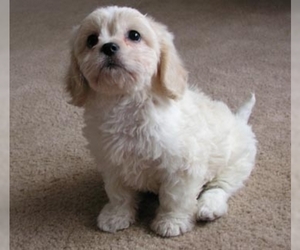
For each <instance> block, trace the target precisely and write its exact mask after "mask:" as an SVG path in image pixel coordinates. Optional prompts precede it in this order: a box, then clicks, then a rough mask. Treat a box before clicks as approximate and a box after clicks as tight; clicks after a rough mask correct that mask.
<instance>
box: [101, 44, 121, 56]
mask: <svg viewBox="0 0 300 250" xmlns="http://www.w3.org/2000/svg"><path fill="white" fill-rule="evenodd" d="M119 48H120V47H119V46H118V44H115V43H105V44H104V45H103V46H102V48H101V52H103V53H104V54H105V55H107V56H112V55H114V54H116V52H117V51H118V50H119Z"/></svg>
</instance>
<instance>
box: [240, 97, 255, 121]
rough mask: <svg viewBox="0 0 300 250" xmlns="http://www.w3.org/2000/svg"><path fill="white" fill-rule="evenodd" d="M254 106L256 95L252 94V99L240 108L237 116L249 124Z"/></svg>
mask: <svg viewBox="0 0 300 250" xmlns="http://www.w3.org/2000/svg"><path fill="white" fill-rule="evenodd" d="M254 104H255V94H253V93H252V95H251V98H250V99H249V100H248V101H247V102H246V103H245V104H244V105H243V106H242V107H240V108H239V110H238V111H237V113H236V116H237V117H239V118H240V119H241V120H243V121H245V122H246V123H247V122H248V120H249V117H250V115H251V111H252V109H253V107H254Z"/></svg>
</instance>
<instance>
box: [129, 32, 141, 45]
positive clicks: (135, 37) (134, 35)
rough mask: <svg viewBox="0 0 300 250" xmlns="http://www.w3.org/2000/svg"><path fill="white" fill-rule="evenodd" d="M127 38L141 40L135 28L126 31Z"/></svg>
mask: <svg viewBox="0 0 300 250" xmlns="http://www.w3.org/2000/svg"><path fill="white" fill-rule="evenodd" d="M128 38H129V39H130V40H131V41H137V42H138V41H140V40H141V35H140V33H139V32H137V31H135V30H130V31H129V32H128Z"/></svg>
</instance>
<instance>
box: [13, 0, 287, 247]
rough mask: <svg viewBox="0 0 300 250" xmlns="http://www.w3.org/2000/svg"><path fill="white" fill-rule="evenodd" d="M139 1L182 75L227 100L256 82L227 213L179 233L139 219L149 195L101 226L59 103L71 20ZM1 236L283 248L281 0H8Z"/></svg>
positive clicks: (80, 148) (150, 203)
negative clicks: (245, 173) (252, 137)
mask: <svg viewBox="0 0 300 250" xmlns="http://www.w3.org/2000/svg"><path fill="white" fill-rule="evenodd" d="M111 4H117V5H122V6H123V5H126V6H132V7H135V8H138V9H139V10H140V11H141V12H143V13H148V14H149V15H151V16H153V17H155V18H156V19H157V20H159V21H161V22H162V23H165V24H166V25H168V26H169V28H170V30H171V31H172V32H173V33H174V34H175V44H176V46H177V49H178V51H179V53H180V55H181V56H182V59H183V61H184V63H185V65H186V67H187V69H188V71H189V72H190V82H191V83H195V84H198V86H199V87H200V88H201V89H202V90H203V91H204V92H205V93H207V94H208V95H210V96H212V97H213V98H214V99H218V100H222V101H224V102H226V103H227V104H228V105H229V106H230V107H231V108H232V109H233V110H236V109H237V108H238V107H239V105H241V104H242V103H243V102H244V101H245V100H246V99H247V98H248V97H249V96H250V93H251V92H255V94H256V99H257V103H256V106H255V108H254V112H253V113H252V117H251V119H250V123H251V124H252V126H253V130H254V132H255V133H256V135H257V139H258V141H259V144H258V154H257V163H256V168H255V170H254V172H253V174H252V175H251V178H250V179H249V180H248V181H247V182H246V185H245V188H244V189H242V190H240V191H239V192H238V193H237V194H236V195H235V196H234V197H233V198H232V199H231V200H230V202H229V212H228V214H227V215H226V216H225V217H223V218H221V219H219V220H217V221H215V222H213V223H198V224H197V226H196V227H195V229H194V230H193V231H192V232H190V233H187V234H185V235H183V236H181V237H176V238H170V239H164V238H161V237H158V236H156V235H155V234H154V233H152V232H151V231H150V229H149V223H150V221H151V219H153V216H154V214H155V208H156V207H157V199H156V197H155V196H152V195H144V196H143V199H142V201H141V204H140V205H141V206H140V211H139V216H138V221H137V223H136V224H135V225H133V226H132V227H130V228H129V229H127V230H124V231H121V232H118V233H116V234H107V233H103V232H100V231H99V230H97V227H96V217H97V215H98V213H99V211H100V209H101V208H102V207H103V205H104V204H105V203H106V201H107V197H106V195H105V192H104V189H103V183H102V182H101V177H100V176H99V174H98V173H97V170H96V165H95V163H94V161H93V160H92V158H91V156H90V154H89V152H88V151H87V150H86V149H85V145H86V141H85V139H84V138H83V136H82V135H81V127H82V126H83V120H82V110H81V109H79V108H75V107H73V106H70V105H68V104H67V100H68V98H67V96H66V95H65V93H64V91H63V77H64V74H65V71H66V69H67V66H68V49H69V48H68V42H67V41H68V39H69V37H70V31H71V28H72V26H74V25H76V24H78V23H79V22H80V21H81V20H82V18H84V17H85V16H86V15H87V14H88V13H90V12H91V11H92V10H94V9H95V8H96V7H97V6H104V5H111ZM10 8H11V22H10V25H11V27H10V28H11V30H10V31H11V34H10V42H11V54H10V56H11V61H10V70H11V87H10V92H11V103H10V109H11V116H10V119H11V120H10V136H11V138H10V150H11V156H10V163H11V178H10V184H11V188H10V192H11V193H10V206H11V208H10V214H11V221H10V227H11V228H10V229H11V235H10V240H11V242H10V245H11V249H12V250H17V249H26V250H28V249H29V250H31V249H34V250H38V249H43V250H45V249H49V250H50V249H89V250H90V249H128V250H132V249H153V250H154V249H212V250H215V249H224V250H227V249H228V250H232V249H290V246H291V242H290V216H291V215H290V208H291V206H290V161H291V159H290V126H291V124H290V101H291V97H290V77H291V76H290V1H280V0H275V1H271V0H268V1H256V0H249V1H245V0H230V1H222V0H212V1H204V0H200V1H181V0H173V1H171V0H166V1H156V0H155V1H150V0H137V1H123V0H119V1H95V0H90V1H71V0H65V1H50V0H45V1H38V0H27V1H17V0H12V1H11V6H10Z"/></svg>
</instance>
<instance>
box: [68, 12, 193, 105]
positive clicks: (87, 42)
mask: <svg viewBox="0 0 300 250" xmlns="http://www.w3.org/2000/svg"><path fill="white" fill-rule="evenodd" d="M172 40H173V36H172V34H171V33H169V32H168V31H167V28H166V27H165V26H163V25H161V24H159V23H157V22H155V21H154V20H153V19H151V18H149V17H146V16H144V15H142V14H141V13H140V12H138V11H137V10H135V9H131V8H125V7H123V8H120V7H116V6H114V7H106V8H100V9H97V10H95V11H94V12H92V13H91V14H90V15H89V16H87V17H86V18H85V19H84V20H83V21H82V23H81V24H80V26H79V27H77V28H76V29H75V30H74V34H73V38H72V40H71V47H72V50H71V65H70V68H69V72H68V75H67V90H68V91H69V93H70V94H71V97H72V103H73V104H75V105H77V106H82V105H84V103H85V102H86V100H87V98H88V97H89V94H90V93H91V92H92V91H94V92H98V93H100V94H103V95H119V94H122V95H126V94H131V95H132V94H135V93H137V92H139V91H146V92H147V91H154V92H157V93H159V94H161V95H163V96H166V97H168V98H173V99H176V98H178V97H180V96H181V95H182V93H183V91H184V89H185V85H186V81H187V79H186V78H187V74H186V71H185V70H184V68H183V67H182V64H181V61H180V59H179V57H178V55H177V52H176V50H175V47H174V45H173V41H172Z"/></svg>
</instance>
